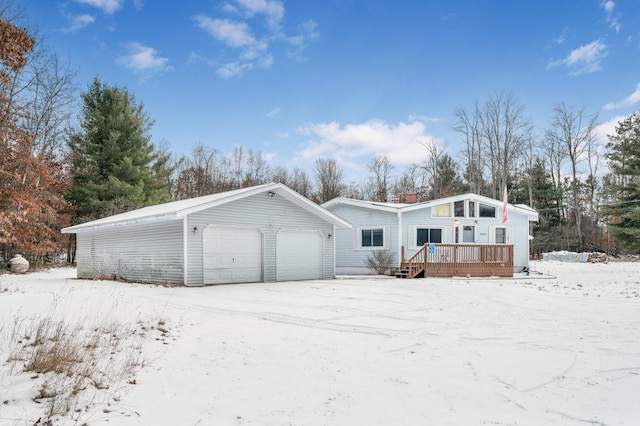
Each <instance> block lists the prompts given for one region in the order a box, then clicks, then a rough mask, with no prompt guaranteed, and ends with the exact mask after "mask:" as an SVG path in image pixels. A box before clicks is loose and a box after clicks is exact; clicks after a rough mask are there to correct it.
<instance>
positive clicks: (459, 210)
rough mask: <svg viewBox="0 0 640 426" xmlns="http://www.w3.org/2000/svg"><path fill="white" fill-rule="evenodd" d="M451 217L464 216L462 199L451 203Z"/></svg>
mask: <svg viewBox="0 0 640 426" xmlns="http://www.w3.org/2000/svg"><path fill="white" fill-rule="evenodd" d="M453 217H464V200H461V201H455V202H454V203H453Z"/></svg>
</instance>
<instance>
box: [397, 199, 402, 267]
mask: <svg viewBox="0 0 640 426" xmlns="http://www.w3.org/2000/svg"><path fill="white" fill-rule="evenodd" d="M401 258H402V210H398V264H397V265H396V266H397V267H398V268H399V267H401V266H402V261H403V260H404V259H401Z"/></svg>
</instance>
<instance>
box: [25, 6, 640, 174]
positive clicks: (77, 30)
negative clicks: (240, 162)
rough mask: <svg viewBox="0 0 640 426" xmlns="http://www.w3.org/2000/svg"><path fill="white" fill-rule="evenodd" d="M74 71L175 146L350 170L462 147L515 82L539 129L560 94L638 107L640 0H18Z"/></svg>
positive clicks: (613, 107) (569, 100) (610, 121)
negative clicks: (461, 117) (97, 81)
mask: <svg viewBox="0 0 640 426" xmlns="http://www.w3.org/2000/svg"><path fill="white" fill-rule="evenodd" d="M19 4H20V5H21V6H22V7H24V8H25V9H26V12H27V15H28V17H29V20H30V22H32V23H33V24H34V25H35V26H36V27H37V28H38V29H39V31H40V32H41V33H43V34H45V35H46V37H47V40H46V43H47V44H48V45H49V46H50V47H51V48H52V49H53V50H55V52H56V53H57V54H58V55H59V57H60V58H62V59H68V61H69V63H70V65H71V66H72V67H73V68H75V69H77V70H78V72H79V74H78V80H77V81H78V84H79V86H80V87H79V89H80V90H85V89H86V87H87V85H88V83H89V82H90V81H91V80H92V79H93V78H94V77H95V76H99V77H100V78H101V79H102V80H103V81H105V82H107V83H109V84H113V85H119V86H125V87H126V88H127V89H128V90H129V91H130V92H131V93H133V94H134V95H135V97H136V99H137V100H138V101H140V102H142V103H143V104H144V106H145V110H146V111H147V112H148V113H149V114H150V115H151V117H152V118H153V119H155V121H156V122H155V125H154V127H153V130H152V137H153V141H154V142H155V143H159V142H163V141H164V142H167V143H168V144H169V147H170V149H171V150H172V151H173V152H175V153H177V154H182V153H186V154H188V153H190V152H191V149H192V148H193V147H194V146H195V145H196V144H203V145H205V146H208V147H213V148H216V149H218V150H219V151H220V152H222V153H229V152H231V151H232V149H233V147H234V146H236V145H242V146H243V147H245V149H248V148H251V149H253V150H254V151H260V152H262V153H264V154H266V155H267V156H268V158H269V161H270V164H273V165H282V166H287V167H289V168H291V167H292V166H293V165H296V166H299V167H301V168H303V169H306V170H307V171H311V170H312V167H313V163H314V160H315V158H316V157H318V156H320V155H321V156H325V157H332V158H336V159H337V160H338V161H339V163H340V164H341V165H342V167H343V169H344V171H345V175H346V178H347V180H363V179H364V177H365V176H366V175H367V174H368V172H367V171H366V164H367V162H368V161H370V160H371V159H372V158H373V157H374V156H376V155H386V156H388V157H389V158H390V159H391V161H392V163H393V164H395V165H396V171H397V172H400V171H401V170H402V169H403V168H404V167H405V166H407V165H409V164H411V163H415V162H419V161H421V160H423V159H424V157H425V149H424V147H423V146H422V145H420V143H418V142H417V141H418V140H419V141H422V142H429V141H435V142H436V143H439V144H442V145H444V146H447V152H448V153H449V154H450V155H452V156H453V157H454V158H459V155H458V153H459V151H460V149H461V145H460V142H459V136H458V135H457V134H456V133H454V132H453V131H452V130H451V128H452V125H453V123H454V114H453V112H454V109H455V108H458V107H471V106H472V104H473V102H474V101H476V100H477V101H480V102H483V101H484V100H486V99H487V98H488V97H489V96H490V95H491V94H492V93H495V92H497V91H503V90H504V91H507V92H511V93H513V95H514V96H515V98H516V99H517V100H518V101H519V102H520V103H521V104H523V105H524V106H525V108H526V110H525V116H526V118H528V119H529V120H530V121H531V122H532V123H533V124H534V126H535V127H536V128H537V129H538V131H539V134H540V135H541V133H542V131H543V129H544V128H545V126H547V125H548V123H549V121H550V118H551V114H552V109H553V107H554V106H556V105H557V104H559V103H561V102H564V103H566V104H567V105H570V106H574V107H576V108H584V109H585V111H586V112H587V113H589V114H595V113H597V114H598V115H599V121H598V122H599V123H600V126H599V132H600V133H601V134H602V135H603V137H602V141H603V143H604V142H606V136H605V135H606V134H611V133H613V131H614V126H615V124H616V123H617V121H618V120H620V119H622V118H623V117H625V116H627V115H629V114H630V113H632V112H633V111H636V110H637V109H638V105H639V104H640V54H639V53H640V2H638V1H637V0H619V1H611V0H609V1H602V0H580V1H575V0H537V1H524V0H522V1H520V0H513V1H508V0H474V1H470V0H465V1H463V0H437V1H435V0H434V1H431V0H415V1H414V0H393V1H392V0H384V1H383V0H295V1H294V0H288V1H287V0H221V1H218V0H199V1H196V0H183V1H151V0H28V1H27V0H21V1H19Z"/></svg>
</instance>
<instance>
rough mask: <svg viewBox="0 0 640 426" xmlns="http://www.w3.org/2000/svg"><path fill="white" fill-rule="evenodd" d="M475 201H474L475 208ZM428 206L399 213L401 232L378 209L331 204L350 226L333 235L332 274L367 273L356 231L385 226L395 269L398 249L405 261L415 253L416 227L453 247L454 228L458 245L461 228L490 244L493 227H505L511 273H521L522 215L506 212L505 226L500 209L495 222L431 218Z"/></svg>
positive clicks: (525, 229) (525, 234)
mask: <svg viewBox="0 0 640 426" xmlns="http://www.w3.org/2000/svg"><path fill="white" fill-rule="evenodd" d="M477 203H478V201H476V205H477ZM431 209H432V207H430V206H425V207H424V208H420V209H412V210H411V209H410V210H403V211H402V222H401V229H400V230H398V229H397V227H398V218H397V213H395V212H388V211H382V210H378V209H372V208H366V207H358V206H353V205H345V204H335V205H333V206H330V207H329V210H330V211H331V212H332V213H334V214H336V215H337V216H339V217H341V218H343V219H344V220H346V221H348V222H350V223H351V224H352V225H353V229H352V230H338V231H337V232H336V257H337V259H336V273H338V274H361V273H371V271H369V270H368V269H367V268H366V265H365V262H366V258H367V256H368V254H369V251H366V250H357V249H355V248H354V247H355V246H354V241H357V235H355V234H354V232H357V229H358V228H362V227H377V226H389V227H390V229H391V232H390V237H391V244H390V247H391V249H392V250H393V252H394V261H395V262H396V263H397V264H398V265H399V262H400V261H401V260H402V259H400V255H401V254H400V249H399V245H400V244H399V243H398V241H399V240H398V238H401V240H400V241H401V245H403V246H404V247H405V257H406V258H409V257H411V256H412V255H413V254H414V253H415V252H416V251H417V247H415V235H413V234H412V233H415V229H416V228H417V227H425V228H440V229H442V230H443V234H442V238H443V243H446V244H453V243H454V242H455V241H454V238H455V234H454V230H455V228H456V220H457V222H458V223H457V227H458V229H459V232H460V242H462V229H463V227H464V226H473V227H474V228H475V234H474V237H475V243H476V244H490V243H492V242H493V240H492V237H491V235H490V233H491V232H494V229H495V227H498V226H501V227H507V243H508V244H513V245H514V271H519V270H522V267H523V266H525V265H527V264H528V262H529V218H528V217H527V216H526V215H524V214H518V212H516V211H515V210H510V211H509V217H508V222H507V224H503V223H502V207H496V215H497V217H496V218H481V217H464V218H463V217H459V218H454V217H432V215H431Z"/></svg>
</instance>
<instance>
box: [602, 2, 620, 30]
mask: <svg viewBox="0 0 640 426" xmlns="http://www.w3.org/2000/svg"><path fill="white" fill-rule="evenodd" d="M615 7H616V4H615V3H614V2H613V1H612V0H606V1H603V2H602V8H603V9H604V11H605V12H606V14H607V22H608V23H609V26H610V27H611V28H613V29H614V30H615V31H616V32H618V31H620V28H621V27H622V26H621V25H620V22H619V21H618V18H619V17H620V14H619V13H618V14H614V13H613V10H614V8H615Z"/></svg>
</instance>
